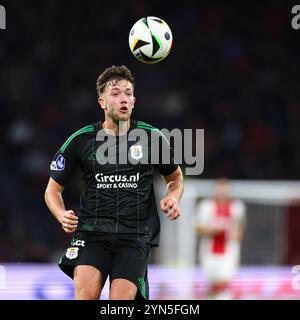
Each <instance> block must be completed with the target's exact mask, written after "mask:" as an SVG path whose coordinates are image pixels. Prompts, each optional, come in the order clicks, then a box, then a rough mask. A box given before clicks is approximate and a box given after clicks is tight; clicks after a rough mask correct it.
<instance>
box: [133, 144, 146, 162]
mask: <svg viewBox="0 0 300 320" xmlns="http://www.w3.org/2000/svg"><path fill="white" fill-rule="evenodd" d="M130 155H131V158H132V159H134V160H140V159H141V158H142V157H143V149H142V146H140V145H133V146H131V147H130Z"/></svg>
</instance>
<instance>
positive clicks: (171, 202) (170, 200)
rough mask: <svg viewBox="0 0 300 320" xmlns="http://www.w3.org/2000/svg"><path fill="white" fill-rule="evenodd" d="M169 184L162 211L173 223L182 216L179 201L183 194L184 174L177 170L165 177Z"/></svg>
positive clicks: (161, 205) (161, 204) (162, 201)
mask: <svg viewBox="0 0 300 320" xmlns="http://www.w3.org/2000/svg"><path fill="white" fill-rule="evenodd" d="M163 177H164V180H165V182H166V184H167V195H166V197H165V198H163V199H162V200H161V202H160V207H161V210H162V211H163V212H164V213H165V214H166V215H167V217H168V218H169V219H170V220H171V221H172V220H175V219H177V218H178V217H179V216H180V207H179V200H180V198H181V196H182V193H183V174H182V171H181V169H180V167H179V166H178V167H177V169H176V170H175V171H174V172H172V173H171V174H169V175H167V176H163Z"/></svg>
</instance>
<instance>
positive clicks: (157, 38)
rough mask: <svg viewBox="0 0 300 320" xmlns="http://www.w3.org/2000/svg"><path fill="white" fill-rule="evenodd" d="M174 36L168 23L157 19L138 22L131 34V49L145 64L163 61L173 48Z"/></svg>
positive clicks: (143, 19)
mask: <svg viewBox="0 0 300 320" xmlns="http://www.w3.org/2000/svg"><path fill="white" fill-rule="evenodd" d="M172 42H173V36H172V32H171V29H170V27H169V26H168V25H167V23H166V22H165V21H164V20H162V19H160V18H157V17H146V18H142V19H140V20H138V21H137V22H136V23H135V24H134V25H133V27H132V28H131V30H130V32H129V47H130V50H131V52H132V53H133V55H134V56H135V57H136V58H137V59H138V60H140V61H142V62H145V63H157V62H159V61H161V60H163V59H164V58H165V57H166V56H167V55H168V54H169V53H170V50H171V47H172Z"/></svg>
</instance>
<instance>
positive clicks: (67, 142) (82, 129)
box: [59, 125, 94, 153]
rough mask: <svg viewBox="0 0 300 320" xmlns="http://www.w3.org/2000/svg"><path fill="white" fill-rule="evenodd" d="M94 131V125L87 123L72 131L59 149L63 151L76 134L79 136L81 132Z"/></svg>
mask: <svg viewBox="0 0 300 320" xmlns="http://www.w3.org/2000/svg"><path fill="white" fill-rule="evenodd" d="M93 131H94V126H92V125H89V126H86V127H83V128H81V129H79V130H77V131H76V132H74V133H73V134H72V135H71V136H70V137H69V138H68V139H67V140H66V141H65V143H64V144H63V145H62V146H61V148H60V149H59V150H60V152H61V153H64V152H65V150H66V148H67V147H68V145H69V144H70V142H71V141H72V140H73V139H74V138H75V137H77V136H79V135H80V134H83V133H87V132H93Z"/></svg>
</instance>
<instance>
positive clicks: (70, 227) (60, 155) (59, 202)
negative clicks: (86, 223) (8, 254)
mask: <svg viewBox="0 0 300 320" xmlns="http://www.w3.org/2000/svg"><path fill="white" fill-rule="evenodd" d="M92 131H93V128H92V126H87V127H84V128H82V129H80V130H78V131H76V132H75V133H73V134H72V135H71V136H70V137H69V138H68V139H67V140H66V141H65V143H64V144H63V145H62V146H61V148H60V149H59V151H58V152H57V153H56V154H55V156H54V158H53V160H52V162H51V165H50V179H49V182H48V185H47V188H46V191H45V201H46V204H47V206H48V208H49V210H50V211H51V213H52V214H53V215H54V217H55V218H56V219H57V220H58V221H59V223H60V224H61V225H62V228H63V229H64V231H65V232H74V231H75V230H76V228H77V225H78V217H77V216H76V215H75V213H74V211H73V210H66V208H65V204H64V200H63V197H62V192H63V190H64V186H66V185H67V183H68V181H69V179H70V178H71V176H72V175H73V173H74V171H75V170H76V168H77V164H78V158H79V154H80V151H79V150H80V147H81V143H82V139H81V138H80V137H82V136H83V135H84V134H86V133H89V132H92Z"/></svg>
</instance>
